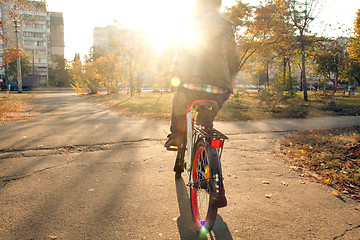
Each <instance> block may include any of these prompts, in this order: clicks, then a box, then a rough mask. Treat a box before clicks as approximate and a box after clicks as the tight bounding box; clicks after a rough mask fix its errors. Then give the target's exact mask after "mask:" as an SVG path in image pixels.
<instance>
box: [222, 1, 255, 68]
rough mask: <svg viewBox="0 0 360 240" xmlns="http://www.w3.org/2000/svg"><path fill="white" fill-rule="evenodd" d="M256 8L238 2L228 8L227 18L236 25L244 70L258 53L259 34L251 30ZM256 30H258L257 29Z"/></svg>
mask: <svg viewBox="0 0 360 240" xmlns="http://www.w3.org/2000/svg"><path fill="white" fill-rule="evenodd" d="M253 12H254V7H253V6H250V5H249V4H246V3H243V2H242V1H241V0H236V4H235V5H234V6H232V7H227V8H226V12H225V13H224V15H225V17H226V18H228V19H229V20H230V21H232V22H233V23H234V27H235V36H236V42H237V45H238V52H239V55H240V69H242V68H243V67H244V65H245V63H246V62H247V61H248V60H249V58H250V57H251V56H252V55H253V54H254V53H255V52H256V50H257V48H256V46H257V42H256V39H257V38H258V34H257V32H256V30H255V31H254V29H251V26H252V25H253V23H254V19H253ZM255 29H256V28H255Z"/></svg>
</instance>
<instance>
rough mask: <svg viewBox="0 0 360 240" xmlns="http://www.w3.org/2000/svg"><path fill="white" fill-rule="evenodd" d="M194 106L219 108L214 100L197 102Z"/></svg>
mask: <svg viewBox="0 0 360 240" xmlns="http://www.w3.org/2000/svg"><path fill="white" fill-rule="evenodd" d="M192 105H193V107H194V108H198V107H206V108H212V109H216V108H217V107H218V103H217V102H216V101H214V100H196V101H194V102H193V104H192Z"/></svg>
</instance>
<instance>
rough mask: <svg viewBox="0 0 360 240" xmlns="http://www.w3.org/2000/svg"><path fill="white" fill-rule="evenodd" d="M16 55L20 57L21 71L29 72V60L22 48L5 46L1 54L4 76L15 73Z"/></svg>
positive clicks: (7, 76) (23, 72)
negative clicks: (2, 54)
mask: <svg viewBox="0 0 360 240" xmlns="http://www.w3.org/2000/svg"><path fill="white" fill-rule="evenodd" d="M18 57H20V59H21V61H20V62H21V73H22V75H26V74H28V73H29V72H30V70H31V67H30V60H29V57H28V56H27V55H26V54H25V53H24V51H23V50H22V49H19V50H17V49H16V48H14V47H11V48H7V49H5V50H4V56H3V66H2V67H3V68H4V69H5V76H6V78H10V77H13V76H16V75H17V74H16V73H17V60H18Z"/></svg>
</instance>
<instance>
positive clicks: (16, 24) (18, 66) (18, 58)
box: [14, 20, 22, 93]
mask: <svg viewBox="0 0 360 240" xmlns="http://www.w3.org/2000/svg"><path fill="white" fill-rule="evenodd" d="M14 27H15V38H16V50H17V82H18V92H19V93H22V80H21V62H20V50H19V32H20V26H19V22H18V20H14Z"/></svg>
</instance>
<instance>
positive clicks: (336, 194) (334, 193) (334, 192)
mask: <svg viewBox="0 0 360 240" xmlns="http://www.w3.org/2000/svg"><path fill="white" fill-rule="evenodd" d="M331 194H332V195H334V196H339V194H338V193H337V192H336V191H335V190H334V191H332V193H331Z"/></svg>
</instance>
